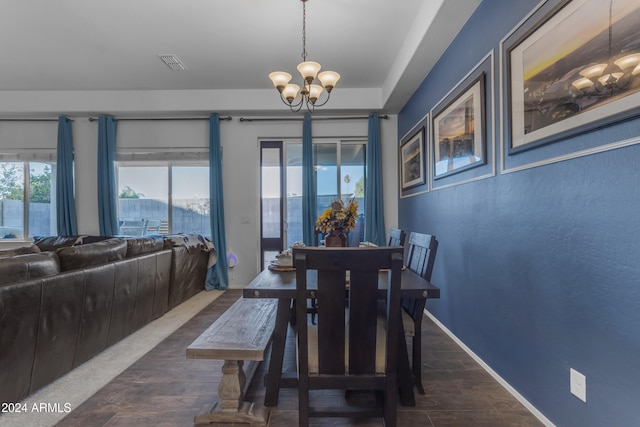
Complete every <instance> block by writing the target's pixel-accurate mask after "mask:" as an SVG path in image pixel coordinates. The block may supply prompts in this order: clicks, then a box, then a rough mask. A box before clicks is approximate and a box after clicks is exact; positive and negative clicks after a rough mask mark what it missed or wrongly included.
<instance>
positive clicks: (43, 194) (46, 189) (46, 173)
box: [29, 166, 51, 203]
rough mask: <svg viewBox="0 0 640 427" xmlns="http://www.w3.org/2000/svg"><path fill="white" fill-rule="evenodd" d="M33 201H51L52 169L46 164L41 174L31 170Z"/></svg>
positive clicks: (30, 196)
mask: <svg viewBox="0 0 640 427" xmlns="http://www.w3.org/2000/svg"><path fill="white" fill-rule="evenodd" d="M29 201H30V202H31V203H51V169H49V166H45V167H44V170H43V171H42V173H41V174H40V175H35V174H34V173H33V169H32V170H31V192H30V193H29Z"/></svg>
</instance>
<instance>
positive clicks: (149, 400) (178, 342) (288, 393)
mask: <svg viewBox="0 0 640 427" xmlns="http://www.w3.org/2000/svg"><path fill="white" fill-rule="evenodd" d="M240 295H241V292H240V291H239V290H230V291H227V292H225V293H224V294H223V295H222V296H220V297H219V298H218V299H217V300H216V301H214V302H213V303H212V304H211V305H210V306H209V307H207V308H205V309H204V310H203V311H202V312H200V313H199V314H198V315H196V316H195V317H194V318H193V319H191V320H190V321H189V322H187V323H186V324H185V325H183V326H182V327H180V328H179V329H178V330H177V331H176V332H174V333H173V334H172V335H171V336H169V337H168V338H167V339H165V340H164V341H163V342H162V343H160V344H159V345H158V346H157V347H155V348H154V349H152V350H151V351H150V352H149V353H147V354H146V355H145V356H143V357H142V358H141V359H139V360H138V361H137V362H136V363H134V364H133V365H132V366H131V367H129V368H128V369H127V370H125V371H124V372H123V373H122V374H120V375H119V376H118V377H116V378H115V379H114V380H113V381H112V382H111V383H109V384H107V385H106V386H105V387H104V388H103V389H101V390H100V391H98V392H97V393H96V394H95V395H94V396H92V397H91V398H89V399H88V400H87V401H86V402H85V403H83V404H82V405H80V406H79V407H78V408H76V409H75V410H73V411H72V412H71V413H70V414H69V415H68V416H67V417H65V418H64V419H63V420H62V421H60V422H59V423H58V424H57V425H58V426H69V427H71V426H78V427H87V426H91V427H99V426H105V427H107V426H108V427H115V426H192V425H193V417H194V415H196V414H197V413H198V412H200V410H201V409H202V408H203V407H205V406H207V405H208V404H210V403H211V402H212V400H213V398H214V396H215V397H217V389H218V383H219V381H220V378H221V374H220V368H221V366H222V362H221V361H211V360H192V359H187V358H186V357H185V350H186V347H187V346H188V345H189V344H191V342H192V341H193V340H194V339H195V338H196V337H197V336H198V335H200V333H201V332H202V331H204V330H205V329H206V328H207V327H208V326H209V325H210V324H211V322H213V321H214V320H215V319H216V318H217V317H218V316H220V314H222V313H223V312H224V311H225V310H226V309H227V308H228V307H230V306H231V304H233V302H234V301H235V300H236V299H237V298H239V297H240ZM289 341H292V340H289ZM422 341H423V353H422V354H423V384H424V386H425V391H426V394H425V395H420V394H416V406H415V407H402V406H401V407H400V408H399V412H398V425H399V426H407V427H409V426H411V427H415V426H474V427H476V426H491V427H499V426H540V425H542V424H541V423H540V422H539V421H538V420H537V419H536V418H535V417H534V416H533V415H531V413H529V412H528V411H527V410H526V409H525V408H524V407H523V406H522V405H521V404H520V403H519V402H518V401H517V400H516V399H514V398H513V397H512V396H511V395H510V394H509V393H507V392H506V391H505V390H504V388H503V387H502V386H500V385H499V384H498V383H497V382H496V381H495V380H493V378H491V376H490V375H489V374H487V373H486V372H485V371H484V370H483V369H482V368H481V367H480V366H479V365H478V364H477V363H476V362H474V361H473V359H471V358H470V357H469V356H468V355H467V354H466V353H465V352H464V351H462V350H461V349H460V348H459V347H458V346H457V345H456V344H455V343H454V342H453V341H452V340H451V339H450V338H449V337H448V336H447V335H445V334H444V333H443V332H442V331H441V330H440V329H439V328H438V327H437V326H436V325H435V324H434V323H433V322H432V321H430V320H429V319H428V318H425V320H424V324H423V340H422ZM290 350H293V347H291V348H290ZM294 357H295V354H294V352H293V351H288V352H287V358H286V360H285V367H284V369H290V370H294V369H295V360H294ZM263 375H264V367H263V365H261V367H260V368H259V369H258V371H257V373H256V376H255V377H254V381H253V382H252V383H251V385H250V387H249V390H248V393H247V398H246V399H247V400H252V401H256V402H259V403H262V401H263V400H262V397H263V396H264V387H263V386H262V381H261V378H262V377H263ZM87 380H89V381H90V378H88V379H87ZM324 397H325V398H328V399H333V398H341V397H340V396H331V395H327V396H324ZM296 409H297V395H296V390H295V389H283V390H282V391H281V393H280V401H279V404H278V406H277V407H275V408H272V409H271V419H270V422H269V426H272V427H292V426H295V425H296V424H297V410H296ZM317 425H333V426H352V425H353V426H355V425H357V426H379V425H382V423H381V422H380V421H378V420H372V421H369V422H358V423H355V422H354V423H350V422H349V421H348V420H339V419H338V420H336V419H329V420H326V421H323V420H321V421H319V422H318V424H317Z"/></svg>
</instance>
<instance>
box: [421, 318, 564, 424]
mask: <svg viewBox="0 0 640 427" xmlns="http://www.w3.org/2000/svg"><path fill="white" fill-rule="evenodd" d="M424 314H425V315H426V316H427V317H428V318H429V319H431V320H432V321H433V323H435V324H436V325H437V326H438V327H439V328H440V329H442V331H443V332H444V333H445V334H447V335H448V336H449V338H451V339H452V340H453V341H454V342H455V343H456V344H458V346H459V347H460V348H461V349H463V350H464V351H465V352H466V353H467V354H468V355H469V356H471V358H472V359H473V360H475V361H476V362H477V363H478V364H479V365H480V366H481V367H482V369H484V370H485V371H487V373H488V374H489V375H491V376H492V377H493V379H494V380H496V381H497V382H498V383H499V384H500V385H501V386H502V387H504V388H505V389H506V390H507V391H508V392H509V393H510V394H511V395H512V396H513V397H515V398H516V399H517V400H518V402H520V403H522V404H523V405H524V407H525V408H527V410H528V411H529V412H531V413H532V414H533V415H534V416H535V417H536V418H537V419H538V420H540V422H541V423H543V424H544V425H545V426H547V427H555V424H553V423H552V422H551V421H550V420H549V419H548V418H547V417H545V416H544V414H542V412H540V411H539V410H538V409H537V408H536V407H535V406H533V405H532V404H531V403H530V402H529V401H528V400H527V399H525V398H524V397H523V396H522V395H521V394H520V393H518V391H517V390H516V389H515V388H513V387H512V386H511V385H510V384H509V383H508V382H506V381H505V380H504V378H502V377H501V376H500V375H498V373H497V372H496V371H494V370H493V369H491V367H490V366H489V365H487V364H486V363H485V362H484V361H483V360H482V359H481V358H480V357H479V356H478V355H477V354H475V353H474V352H473V351H472V350H471V349H470V348H469V347H467V346H466V345H465V344H464V343H463V342H462V341H461V340H460V339H459V338H458V337H456V336H455V335H454V334H453V332H451V331H450V330H449V329H447V327H446V326H444V325H443V324H442V323H441V322H440V321H439V320H438V319H436V317H435V316H434V315H433V314H431V313H429V311H427V310H425V311H424Z"/></svg>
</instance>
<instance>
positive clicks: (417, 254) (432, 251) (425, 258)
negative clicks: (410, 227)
mask: <svg viewBox="0 0 640 427" xmlns="http://www.w3.org/2000/svg"><path fill="white" fill-rule="evenodd" d="M437 250H438V240H437V239H436V238H435V237H434V236H432V235H430V234H423V233H416V232H411V233H410V234H409V249H408V253H407V268H408V269H409V270H411V271H413V272H415V273H418V274H419V275H420V276H422V277H424V278H425V279H427V280H431V274H432V273H433V265H434V262H435V258H436V252H437Z"/></svg>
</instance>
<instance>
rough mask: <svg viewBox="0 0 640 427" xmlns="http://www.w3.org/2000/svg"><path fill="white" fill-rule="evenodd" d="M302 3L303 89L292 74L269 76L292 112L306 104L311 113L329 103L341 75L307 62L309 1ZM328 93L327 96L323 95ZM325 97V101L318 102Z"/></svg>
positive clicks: (279, 73) (301, 69)
mask: <svg viewBox="0 0 640 427" xmlns="http://www.w3.org/2000/svg"><path fill="white" fill-rule="evenodd" d="M300 1H301V2H302V62H301V63H299V64H298V72H299V73H300V75H301V76H302V88H301V87H300V86H299V85H297V84H295V83H289V82H290V81H291V74H289V73H286V72H284V71H274V72H273V73H271V74H269V78H270V79H271V81H272V82H273V86H275V88H276V89H277V90H278V92H279V93H280V99H281V100H282V102H284V103H285V105H287V106H288V107H289V108H290V109H291V111H293V112H294V113H295V112H298V111H300V110H301V109H302V105H303V104H304V105H305V106H306V107H307V110H308V111H309V112H313V110H314V109H315V107H321V106H323V105H325V104H326V103H327V101H329V98H330V97H331V91H332V90H333V88H334V87H335V86H336V83H338V80H340V74H338V73H336V72H335V71H323V72H322V73H318V72H319V71H320V68H321V66H320V64H319V63H317V62H313V61H307V46H306V45H307V25H306V20H307V9H306V2H307V0H300ZM323 92H326V96H323V95H322V93H323ZM321 96H323V98H324V100H322V101H321V102H318V99H320V97H321Z"/></svg>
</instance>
